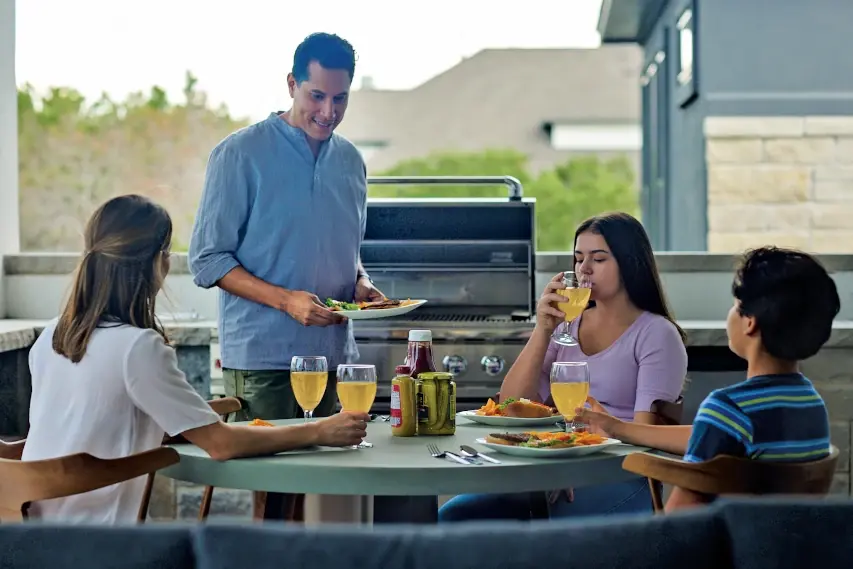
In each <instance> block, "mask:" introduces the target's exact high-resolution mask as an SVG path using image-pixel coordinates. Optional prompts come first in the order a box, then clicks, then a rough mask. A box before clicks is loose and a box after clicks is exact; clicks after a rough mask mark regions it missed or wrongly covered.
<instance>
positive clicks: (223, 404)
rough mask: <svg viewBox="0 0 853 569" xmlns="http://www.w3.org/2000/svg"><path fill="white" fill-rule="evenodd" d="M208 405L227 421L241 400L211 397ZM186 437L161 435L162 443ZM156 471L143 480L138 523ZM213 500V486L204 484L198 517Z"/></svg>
mask: <svg viewBox="0 0 853 569" xmlns="http://www.w3.org/2000/svg"><path fill="white" fill-rule="evenodd" d="M207 404H208V405H210V408H211V409H213V411H214V412H215V413H217V414H218V415H219V416H220V417H222V420H223V421H226V422H227V421H228V420H229V419H230V418H231V417H232V416H233V414H234V413H236V412H237V411H239V410H240V409H242V408H243V402H242V401H241V400H240V399H239V398H237V397H220V398H218V399H211V400H210V401H208V402H207ZM188 442H189V441H187V440H186V439H184V438H183V437H182V436H180V435H178V436H176V437H170V436H168V435H166V436H164V437H163V444H164V445H166V444H179V443H188ZM155 475H156V473H154V472H152V473H150V474H149V475H148V480H146V481H145V490H144V491H143V493H142V502H141V503H140V504H139V514H138V515H137V519H138V521H139V522H140V523H142V522H144V521H145V520H146V518H147V517H148V508H149V506H150V505H151V492H152V491H153V489H154V477H155ZM212 501H213V486H205V487H204V494H202V497H201V505H200V506H199V510H198V519H199V520H206V519H207V516H208V515H209V514H210V503H211V502H212Z"/></svg>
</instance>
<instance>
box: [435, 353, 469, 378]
mask: <svg viewBox="0 0 853 569" xmlns="http://www.w3.org/2000/svg"><path fill="white" fill-rule="evenodd" d="M441 363H442V365H443V366H444V371H446V372H447V373H452V374H453V375H455V376H460V375H462V374H463V373H465V372H466V371H467V370H468V362H467V361H465V358H463V357H462V356H455V355H451V356H444V359H443V360H441Z"/></svg>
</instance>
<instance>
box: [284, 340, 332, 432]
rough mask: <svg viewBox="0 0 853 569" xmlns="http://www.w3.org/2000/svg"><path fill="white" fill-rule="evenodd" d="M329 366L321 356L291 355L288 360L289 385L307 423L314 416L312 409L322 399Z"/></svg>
mask: <svg viewBox="0 0 853 569" xmlns="http://www.w3.org/2000/svg"><path fill="white" fill-rule="evenodd" d="M328 381H329V367H328V364H327V363H326V358H325V357H323V356H293V358H291V360H290V386H291V388H292V389H293V396H294V397H295V398H296V402H297V403H299V406H300V407H302V410H303V411H304V412H305V422H306V423H307V422H308V421H309V420H310V419H311V418H312V417H313V416H314V409H316V408H317V405H319V404H320V401H322V400H323V394H324V393H325V392H326V383H328Z"/></svg>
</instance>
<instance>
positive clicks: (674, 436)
mask: <svg viewBox="0 0 853 569" xmlns="http://www.w3.org/2000/svg"><path fill="white" fill-rule="evenodd" d="M691 429H692V427H691V426H690V425H672V426H668V425H643V424H639V423H636V422H634V423H626V422H620V423H618V424H616V425H614V428H613V429H612V430H611V432H610V434H611V436H612V437H613V438H614V439H619V440H620V441H622V442H623V443H628V444H632V445H637V446H642V447H651V448H655V449H658V450H662V451H664V452H668V453H671V454H684V453H685V451H686V450H687V443H688V441H689V440H690V432H691Z"/></svg>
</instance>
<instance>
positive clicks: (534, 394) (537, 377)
mask: <svg viewBox="0 0 853 569" xmlns="http://www.w3.org/2000/svg"><path fill="white" fill-rule="evenodd" d="M556 358H557V348H556V346H554V345H553V344H552V343H551V334H550V333H549V332H548V331H547V330H542V329H540V328H535V329H534V330H533V334H532V335H531V336H530V339H529V340H528V341H527V345H525V346H524V349H523V350H521V354H519V356H518V359H516V360H515V363H514V364H512V367H511V368H510V369H509V371H508V372H507V374H506V377H505V378H504V380H503V383H502V384H501V401H503V400H505V399H507V398H508V397H512V398H514V399H520V398H522V397H524V398H527V399H530V400H532V401H541V400H542V398H541V397H540V394H539V386H540V385H541V383H542V374H543V373H544V371H543V370H544V369H545V368H546V367H550V366H551V363H553V362H554V361H555V360H556ZM546 377H547V376H546Z"/></svg>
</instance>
